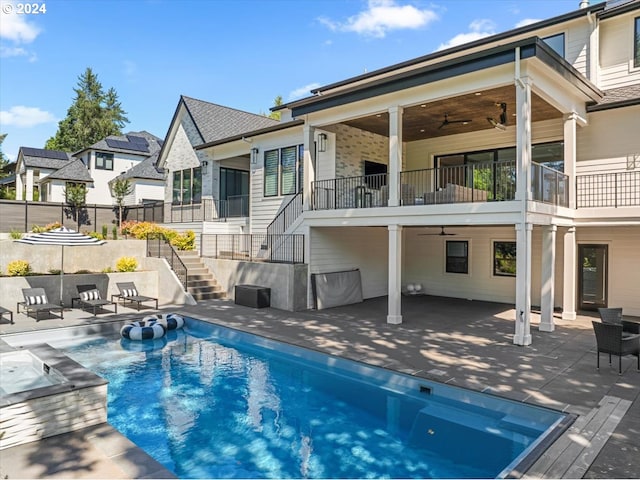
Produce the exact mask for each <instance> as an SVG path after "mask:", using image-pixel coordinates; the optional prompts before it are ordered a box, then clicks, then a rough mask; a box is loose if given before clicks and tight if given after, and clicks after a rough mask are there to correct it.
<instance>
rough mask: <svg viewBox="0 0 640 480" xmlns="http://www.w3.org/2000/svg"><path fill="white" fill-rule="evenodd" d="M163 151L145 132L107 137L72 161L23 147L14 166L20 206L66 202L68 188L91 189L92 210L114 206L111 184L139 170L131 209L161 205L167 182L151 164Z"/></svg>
mask: <svg viewBox="0 0 640 480" xmlns="http://www.w3.org/2000/svg"><path fill="white" fill-rule="evenodd" d="M161 146H162V140H161V139H159V138H158V137H156V136H154V135H151V134H150V133H148V132H144V131H143V132H130V133H127V134H126V135H122V136H118V135H112V136H109V137H107V138H105V139H103V140H100V141H99V142H97V143H95V144H94V145H91V146H90V147H87V148H85V149H83V150H80V151H78V152H76V153H74V154H73V155H72V154H69V153H66V152H61V151H56V150H45V149H40V148H29V147H21V148H20V151H19V152H18V159H17V161H16V200H34V199H36V200H39V201H42V202H64V201H65V189H66V187H67V186H68V185H70V184H79V183H82V184H84V185H86V187H87V198H86V202H87V203H88V204H99V205H111V204H113V203H114V201H113V198H112V196H111V193H110V190H109V182H110V181H111V180H113V179H114V178H116V177H117V176H118V175H121V174H125V173H126V172H128V171H129V170H131V169H133V168H136V167H137V168H136V170H135V173H134V175H135V177H133V176H132V178H135V181H132V184H133V185H134V190H133V192H132V195H131V201H132V202H131V203H139V202H140V201H141V200H142V199H145V200H156V201H157V200H162V199H163V198H164V181H163V176H162V174H161V172H159V171H158V170H157V169H156V167H155V165H154V164H153V162H154V161H155V160H157V155H158V152H159V151H160V148H161ZM143 164H144V165H143ZM152 170H153V171H152ZM34 192H37V193H35V194H34ZM127 204H129V203H127Z"/></svg>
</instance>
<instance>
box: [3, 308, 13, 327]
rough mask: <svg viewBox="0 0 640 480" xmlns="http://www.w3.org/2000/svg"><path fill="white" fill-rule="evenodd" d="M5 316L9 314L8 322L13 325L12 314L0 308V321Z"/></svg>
mask: <svg viewBox="0 0 640 480" xmlns="http://www.w3.org/2000/svg"><path fill="white" fill-rule="evenodd" d="M6 314H9V321H10V322H11V324H12V325H13V312H12V311H11V310H9V309H8V308H4V307H0V319H2V317H4V316H5V315H6Z"/></svg>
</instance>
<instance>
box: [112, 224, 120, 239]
mask: <svg viewBox="0 0 640 480" xmlns="http://www.w3.org/2000/svg"><path fill="white" fill-rule="evenodd" d="M111 234H112V235H113V239H114V240H117V239H118V227H116V226H115V225H114V226H113V228H112V229H111Z"/></svg>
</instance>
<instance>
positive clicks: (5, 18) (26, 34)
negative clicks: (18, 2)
mask: <svg viewBox="0 0 640 480" xmlns="http://www.w3.org/2000/svg"><path fill="white" fill-rule="evenodd" d="M9 5H11V7H10V8H11V10H12V11H11V12H9V13H5V12H6V10H5V8H9ZM2 7H3V8H2V13H0V15H1V18H2V21H1V22H0V38H4V39H7V40H11V41H13V42H16V43H31V42H33V41H34V40H35V39H36V37H37V36H38V35H39V34H40V29H39V28H38V27H37V26H36V25H34V24H33V23H30V22H28V21H27V20H28V19H29V15H18V14H16V13H15V11H16V8H15V2H11V1H4V0H3V2H2Z"/></svg>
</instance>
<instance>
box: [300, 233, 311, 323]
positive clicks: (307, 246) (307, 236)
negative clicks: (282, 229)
mask: <svg viewBox="0 0 640 480" xmlns="http://www.w3.org/2000/svg"><path fill="white" fill-rule="evenodd" d="M302 234H303V235H304V237H303V238H304V260H305V262H307V308H308V309H309V310H312V309H313V292H312V288H311V272H312V270H313V263H312V259H311V227H309V226H308V225H305V226H303V227H302Z"/></svg>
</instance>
